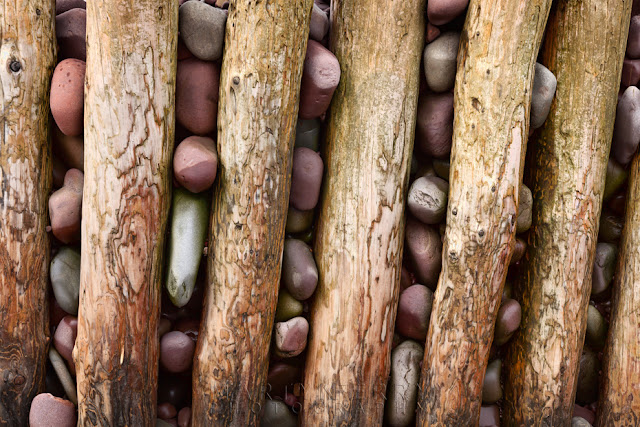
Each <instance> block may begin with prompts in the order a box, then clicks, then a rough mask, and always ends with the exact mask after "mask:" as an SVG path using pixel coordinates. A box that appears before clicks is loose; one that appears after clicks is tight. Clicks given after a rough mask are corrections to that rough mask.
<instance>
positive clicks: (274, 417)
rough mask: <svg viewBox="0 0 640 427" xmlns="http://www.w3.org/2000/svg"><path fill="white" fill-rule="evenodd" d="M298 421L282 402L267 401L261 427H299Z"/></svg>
mask: <svg viewBox="0 0 640 427" xmlns="http://www.w3.org/2000/svg"><path fill="white" fill-rule="evenodd" d="M297 425H298V419H297V417H296V416H295V415H293V413H292V412H291V410H289V407H288V406H287V405H286V404H285V403H284V402H281V401H280V400H272V399H268V398H267V399H266V400H265V402H264V412H263V413H262V418H261V419H260V427H297Z"/></svg>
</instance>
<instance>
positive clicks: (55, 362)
mask: <svg viewBox="0 0 640 427" xmlns="http://www.w3.org/2000/svg"><path fill="white" fill-rule="evenodd" d="M49 361H50V362H51V366H52V367H53V370H54V371H55V373H56V375H57V376H58V379H59V380H60V384H62V388H63V389H64V393H65V394H66V396H67V397H68V398H69V400H70V401H71V402H73V404H75V405H77V404H78V395H77V391H76V382H75V381H74V380H73V378H72V377H71V373H70V372H69V368H67V365H66V363H65V362H64V359H63V358H62V356H60V353H58V351H57V350H56V349H55V348H53V347H49Z"/></svg>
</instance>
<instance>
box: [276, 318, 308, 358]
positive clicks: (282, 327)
mask: <svg viewBox="0 0 640 427" xmlns="http://www.w3.org/2000/svg"><path fill="white" fill-rule="evenodd" d="M308 334H309V323H308V322H307V319H305V318H304V317H294V318H293V319H290V320H287V321H286V322H277V323H276V326H275V333H274V337H275V346H276V351H275V353H276V355H277V356H279V357H294V356H297V355H299V354H300V353H302V352H303V351H304V349H305V348H306V347H307V335H308Z"/></svg>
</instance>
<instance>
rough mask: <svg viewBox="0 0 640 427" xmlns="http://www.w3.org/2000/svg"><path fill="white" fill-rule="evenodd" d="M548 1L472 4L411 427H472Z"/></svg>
mask: <svg viewBox="0 0 640 427" xmlns="http://www.w3.org/2000/svg"><path fill="white" fill-rule="evenodd" d="M550 6H551V0H471V2H470V5H469V10H468V12H467V18H466V22H465V24H464V29H463V31H462V35H461V38H460V48H459V53H458V72H457V75H456V85H455V89H454V105H455V111H456V114H455V119H454V133H453V147H452V152H451V175H450V176H451V178H450V187H449V203H448V207H447V228H446V233H445V238H444V246H443V250H442V254H443V255H442V257H443V263H442V272H441V274H440V280H439V282H438V287H437V290H436V293H435V298H434V303H433V309H432V312H431V321H430V325H429V331H428V333H427V339H426V347H425V356H424V361H423V363H422V370H423V371H422V385H421V390H420V392H419V400H418V425H422V426H425V425H442V426H450V425H460V426H462V425H465V426H466V425H477V424H478V419H479V415H480V406H481V402H482V383H483V380H484V373H485V370H486V367H487V361H488V357H489V349H490V346H491V341H492V340H493V329H494V324H495V320H496V315H497V312H498V309H499V307H500V300H501V295H502V288H503V286H504V281H505V278H506V274H507V269H508V267H509V261H510V259H511V255H512V251H513V245H514V242H515V231H516V211H517V206H518V196H519V188H520V183H521V178H522V166H523V163H524V158H525V152H526V142H527V135H528V132H529V110H530V103H531V88H532V84H533V76H534V65H535V59H536V56H537V54H538V49H539V46H540V42H541V39H542V35H543V32H544V27H545V23H546V21H547V17H548V14H549V9H550Z"/></svg>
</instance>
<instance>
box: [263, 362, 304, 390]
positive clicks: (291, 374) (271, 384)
mask: <svg viewBox="0 0 640 427" xmlns="http://www.w3.org/2000/svg"><path fill="white" fill-rule="evenodd" d="M301 381H302V369H300V367H299V366H296V365H290V364H288V363H284V362H276V363H273V364H272V365H271V366H270V367H269V374H268V375H267V393H269V396H271V397H281V398H284V397H285V395H287V394H291V393H293V387H294V385H295V384H296V383H299V382H301Z"/></svg>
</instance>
